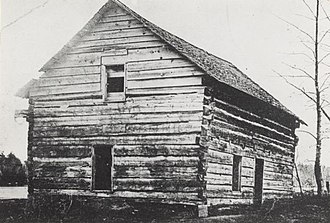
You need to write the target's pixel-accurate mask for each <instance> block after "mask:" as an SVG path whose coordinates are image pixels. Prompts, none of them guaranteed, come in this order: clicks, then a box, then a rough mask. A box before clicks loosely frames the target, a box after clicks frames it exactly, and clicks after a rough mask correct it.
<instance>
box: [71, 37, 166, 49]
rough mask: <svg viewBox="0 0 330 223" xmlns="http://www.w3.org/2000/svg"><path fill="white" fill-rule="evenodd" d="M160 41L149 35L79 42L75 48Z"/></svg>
mask: <svg viewBox="0 0 330 223" xmlns="http://www.w3.org/2000/svg"><path fill="white" fill-rule="evenodd" d="M152 41H161V39H160V38H159V37H157V36H155V35H153V34H151V35H150V34H149V35H142V36H141V35H138V36H130V37H122V38H112V39H100V40H88V41H82V42H79V43H78V44H77V45H76V46H75V48H76V49H77V48H85V47H97V46H115V45H116V46H121V45H123V44H132V43H138V42H152Z"/></svg>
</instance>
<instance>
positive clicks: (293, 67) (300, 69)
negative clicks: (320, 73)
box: [284, 63, 315, 81]
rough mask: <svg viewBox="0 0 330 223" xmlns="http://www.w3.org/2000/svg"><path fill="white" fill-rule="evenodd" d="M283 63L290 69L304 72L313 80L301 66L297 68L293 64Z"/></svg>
mask: <svg viewBox="0 0 330 223" xmlns="http://www.w3.org/2000/svg"><path fill="white" fill-rule="evenodd" d="M284 64H285V65H287V66H288V67H291V68H292V69H294V70H299V71H300V72H303V73H304V74H306V76H307V77H309V78H311V79H312V80H313V81H314V80H315V79H314V77H313V76H312V75H310V74H309V73H308V72H307V71H305V70H304V69H302V68H299V67H295V66H292V65H290V64H287V63H284Z"/></svg>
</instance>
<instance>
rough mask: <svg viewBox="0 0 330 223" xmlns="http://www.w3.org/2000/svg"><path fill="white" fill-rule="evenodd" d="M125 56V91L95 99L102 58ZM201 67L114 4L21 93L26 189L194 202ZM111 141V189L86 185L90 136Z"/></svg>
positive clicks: (102, 142)
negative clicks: (119, 96) (25, 106)
mask: <svg viewBox="0 0 330 223" xmlns="http://www.w3.org/2000/svg"><path fill="white" fill-rule="evenodd" d="M104 56H107V57H108V59H109V58H110V59H112V60H113V61H114V63H117V62H118V63H119V61H120V63H122V62H124V63H125V65H126V78H127V80H126V87H127V88H126V100H125V101H117V102H114V101H104V100H103V99H102V98H103V95H102V85H103V84H104V83H102V78H101V65H102V64H101V58H102V57H104ZM202 76H203V73H202V72H201V71H200V70H198V69H197V68H196V66H195V65H193V64H192V63H191V62H189V61H188V60H187V59H185V58H183V57H182V56H180V55H179V54H177V53H176V52H175V51H174V50H172V49H171V48H169V47H168V46H167V44H165V43H164V42H163V41H162V40H161V39H160V38H158V37H157V36H155V35H154V34H153V33H151V32H150V31H149V30H147V29H146V28H145V27H144V26H143V24H141V23H140V22H138V21H137V20H136V19H135V18H133V17H132V16H130V15H128V14H127V13H125V11H123V10H121V9H120V8H111V9H110V10H109V11H108V12H107V13H106V14H105V16H104V17H103V18H102V19H101V20H100V21H99V22H98V23H97V25H96V26H95V28H94V29H93V30H91V31H90V33H89V34H87V35H85V36H84V37H82V39H81V40H80V41H79V42H78V43H77V44H76V45H75V46H73V47H72V50H71V51H70V52H69V54H68V55H66V56H64V57H63V58H61V59H60V61H59V62H58V63H56V64H55V65H54V66H53V67H52V68H51V69H49V70H47V71H46V72H45V73H44V74H43V75H42V76H41V78H40V79H39V85H38V87H36V88H35V89H34V90H33V91H32V92H31V94H30V99H31V100H30V101H31V107H30V109H31V111H33V115H32V116H30V119H29V120H30V129H29V132H30V133H29V141H30V143H29V151H28V154H29V163H30V164H31V165H30V168H29V170H30V173H29V174H30V176H29V180H30V192H33V193H44V192H45V193H47V194H73V195H86V196H101V197H102V196H103V197H114V198H134V199H141V200H144V199H149V200H153V199H154V200H157V201H161V202H186V203H196V202H197V203H198V202H200V201H201V196H200V194H201V190H202V189H203V188H202V186H201V185H202V183H201V180H199V178H198V177H197V175H198V173H199V160H200V151H199V148H200V147H199V145H198V139H199V136H200V132H201V121H202V112H203V98H204V88H205V87H204V86H203V85H202ZM98 145H109V146H113V147H112V148H113V192H102V193H99V192H95V191H93V189H92V182H93V177H92V175H93V161H92V151H93V148H95V146H98Z"/></svg>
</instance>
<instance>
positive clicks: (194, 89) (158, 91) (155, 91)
mask: <svg viewBox="0 0 330 223" xmlns="http://www.w3.org/2000/svg"><path fill="white" fill-rule="evenodd" d="M204 89H205V86H180V87H162V88H159V87H158V88H144V89H128V90H127V92H126V94H127V95H128V96H132V97H133V96H141V95H169V94H190V93H199V94H201V93H203V92H204Z"/></svg>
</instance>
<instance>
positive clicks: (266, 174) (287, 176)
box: [264, 171, 293, 181]
mask: <svg viewBox="0 0 330 223" xmlns="http://www.w3.org/2000/svg"><path fill="white" fill-rule="evenodd" d="M264 178H265V179H268V180H274V181H277V180H290V181H292V179H293V176H292V174H284V173H274V172H267V171H264Z"/></svg>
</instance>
